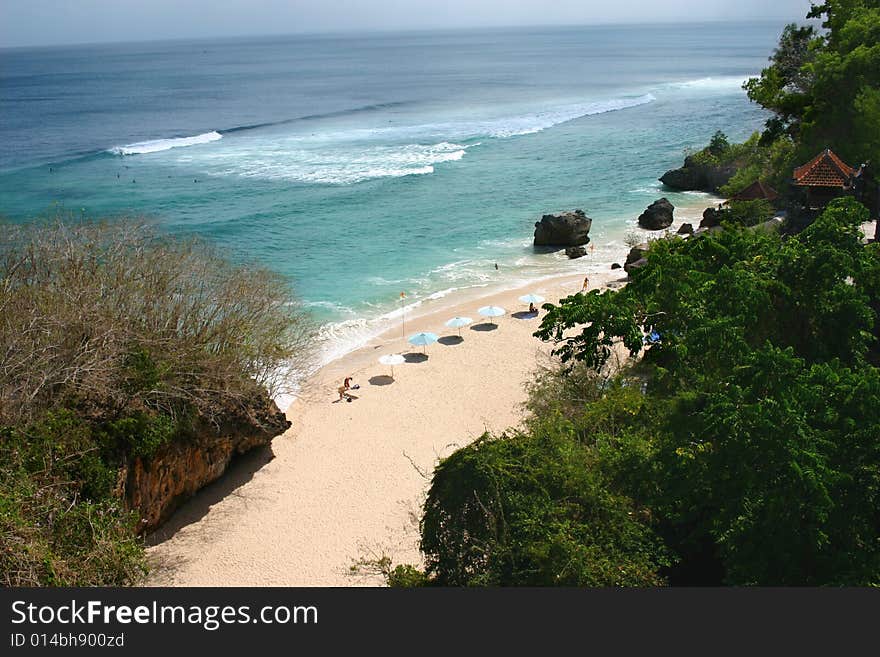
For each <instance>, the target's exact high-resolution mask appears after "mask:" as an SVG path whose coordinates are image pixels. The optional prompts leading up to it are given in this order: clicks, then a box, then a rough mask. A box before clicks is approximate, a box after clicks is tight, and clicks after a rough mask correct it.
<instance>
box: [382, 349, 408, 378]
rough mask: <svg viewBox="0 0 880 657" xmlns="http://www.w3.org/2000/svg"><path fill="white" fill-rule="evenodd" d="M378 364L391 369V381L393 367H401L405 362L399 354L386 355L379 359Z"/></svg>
mask: <svg viewBox="0 0 880 657" xmlns="http://www.w3.org/2000/svg"><path fill="white" fill-rule="evenodd" d="M379 362H380V363H382V364H383V365H389V366H390V367H391V378H392V379H393V378H394V366H395V365H403V364H404V363H405V362H406V358H404V357H403V356H401V355H400V354H386V355H384V356H382V357H381V358H380V359H379Z"/></svg>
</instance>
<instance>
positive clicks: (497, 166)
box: [0, 23, 783, 357]
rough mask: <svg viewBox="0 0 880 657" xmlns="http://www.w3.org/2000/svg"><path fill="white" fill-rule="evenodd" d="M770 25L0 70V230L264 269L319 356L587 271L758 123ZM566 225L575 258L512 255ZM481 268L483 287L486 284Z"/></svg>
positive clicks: (416, 35)
mask: <svg viewBox="0 0 880 657" xmlns="http://www.w3.org/2000/svg"><path fill="white" fill-rule="evenodd" d="M782 27H783V25H781V24H777V23H713V24H686V25H672V24H669V25H637V26H634V25H630V26H602V27H560V28H540V29H537V28H535V29H524V28H523V29H493V30H460V31H437V32H411V33H394V34H379V33H376V34H369V35H353V34H347V35H313V36H290V37H284V38H279V37H266V38H241V39H224V40H212V41H207V40H206V41H188V42H183V41H168V42H156V43H130V44H113V45H95V46H78V47H58V48H42V49H5V50H0V118H2V121H0V214H2V215H3V216H4V217H5V218H7V219H8V220H11V221H16V222H20V221H29V220H31V219H33V218H35V217H40V216H47V215H49V216H51V215H53V214H55V213H56V212H57V211H59V210H62V211H64V212H70V213H73V214H74V215H76V216H84V217H103V216H121V215H129V216H131V215H134V216H144V217H146V218H148V219H149V220H150V221H155V222H156V223H157V224H158V226H159V227H160V229H161V230H162V231H167V232H169V233H172V234H178V235H186V236H192V235H196V236H199V237H201V238H204V239H206V240H208V241H210V242H212V243H214V244H216V245H218V246H219V247H220V248H221V249H223V250H225V251H226V252H228V253H229V254H230V256H231V257H232V258H234V259H236V260H240V261H254V262H257V263H260V264H262V265H265V266H267V267H269V268H271V269H273V270H276V271H277V272H280V273H281V274H282V275H283V276H284V277H285V279H286V280H287V281H289V283H290V285H291V288H292V290H293V291H294V293H295V294H296V295H297V296H298V298H299V299H301V300H302V302H303V303H304V304H305V305H306V307H307V308H309V309H310V310H311V312H313V313H314V315H315V317H316V318H317V319H318V320H319V321H320V322H322V323H323V324H324V332H325V335H326V336H327V337H329V338H331V340H330V341H329V342H328V344H330V343H332V344H333V347H332V349H331V351H328V357H331V356H338V355H340V353H344V352H345V351H346V350H348V349H352V348H355V347H357V346H359V345H360V344H363V342H364V341H365V340H366V339H367V338H369V337H370V336H371V335H373V334H375V333H376V332H378V331H379V330H381V329H382V328H383V327H384V326H385V325H387V322H388V321H389V318H392V317H393V316H395V313H398V314H399V313H400V312H403V307H402V306H400V303H401V302H400V293H401V292H404V293H405V294H406V301H405V303H406V306H407V307H408V308H410V309H412V308H413V307H414V306H418V305H420V304H425V303H428V302H429V301H430V300H431V299H438V298H441V297H444V296H446V295H449V294H454V293H455V292H456V291H458V290H463V289H472V288H474V287H477V286H491V285H505V284H509V285H514V284H518V283H522V282H525V281H529V280H533V279H539V278H542V277H546V276H550V275H553V274H557V273H563V272H584V271H596V270H600V269H601V270H603V271H604V270H606V269H607V268H608V267H609V265H610V262H611V261H612V260H614V259H617V258H619V256H620V253H621V251H622V249H624V248H625V247H623V242H624V239H625V236H626V234H627V233H628V232H630V231H632V230H634V226H635V219H636V217H637V216H638V215H639V213H640V212H641V211H642V210H644V208H645V207H646V206H647V205H648V204H649V203H650V202H652V201H654V200H655V199H657V198H659V197H660V196H666V197H667V198H669V200H670V201H672V203H673V204H674V205H676V206H687V205H689V204H690V205H694V204H695V203H698V202H700V201H703V202H705V201H706V199H705V197H702V196H701V195H699V194H680V193H674V192H671V191H669V190H664V189H662V187H661V185H660V183H659V182H658V181H657V178H658V176H660V175H661V174H662V173H663V172H664V171H665V170H666V169H669V168H673V167H677V166H680V164H681V161H682V159H683V156H684V153H685V150H686V149H688V148H696V147H700V146H702V145H704V144H705V143H707V141H708V139H709V138H710V137H711V135H712V134H713V133H714V132H715V131H716V130H718V129H723V130H724V131H725V132H726V133H727V134H728V136H729V137H730V138H731V139H732V140H741V139H743V138H745V137H746V136H748V135H749V134H750V133H751V132H752V131H754V130H756V129H759V128H760V126H761V124H762V123H763V121H764V119H765V118H766V117H765V114H764V112H763V111H762V110H761V109H760V108H759V107H756V106H755V105H753V104H751V103H749V101H748V99H747V98H746V95H745V93H744V92H743V91H742V88H741V85H742V83H743V81H744V80H745V79H747V78H748V77H749V76H751V75H755V74H757V73H759V72H760V70H761V68H763V67H764V66H765V65H766V62H767V57H768V55H769V54H770V52H771V51H772V49H773V47H774V45H775V43H776V41H777V38H778V36H779V33H780V32H781V30H782ZM574 208H581V209H583V210H584V211H586V213H587V214H588V215H589V216H590V217H592V219H593V228H592V231H591V237H592V239H593V243H594V245H595V251H594V253H593V254H592V255H591V256H589V257H588V258H583V259H580V260H574V261H568V260H567V259H566V258H564V256H563V255H562V254H537V253H534V252H533V250H532V248H531V238H532V233H533V230H534V222H535V221H536V220H538V219H539V218H540V216H541V215H542V214H544V213H547V212H555V211H559V210H567V209H574ZM496 264H497V265H498V268H497V269H496V267H495V265H496Z"/></svg>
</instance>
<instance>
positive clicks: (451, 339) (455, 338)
mask: <svg viewBox="0 0 880 657" xmlns="http://www.w3.org/2000/svg"><path fill="white" fill-rule="evenodd" d="M437 342H439V343H440V344H445V345H446V346H447V347H451V346H452V345H456V344H461V343H462V342H464V338H463V337H461V336H460V335H444V336H443V337H442V338H440V339H439V340H437Z"/></svg>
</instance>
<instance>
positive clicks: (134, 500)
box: [120, 395, 290, 532]
mask: <svg viewBox="0 0 880 657" xmlns="http://www.w3.org/2000/svg"><path fill="white" fill-rule="evenodd" d="M288 427H290V422H289V421H288V420H287V418H286V417H285V415H284V413H282V412H281V411H279V410H278V407H277V406H276V405H275V402H273V401H271V400H270V399H269V398H268V396H267V395H262V398H260V399H256V400H253V402H252V403H251V404H249V405H248V407H247V410H242V409H236V410H234V411H232V412H230V414H229V415H228V416H227V417H224V418H222V419H221V421H220V425H219V427H217V426H214V425H213V424H211V423H208V422H200V423H199V425H198V426H197V427H196V430H195V432H194V436H193V437H192V438H191V439H189V440H185V441H180V440H176V441H174V442H171V443H169V444H167V445H165V446H163V447H160V448H159V449H158V450H157V451H156V452H155V453H154V454H152V455H151V456H149V457H141V456H137V457H135V458H134V459H133V460H132V461H130V462H129V463H128V465H127V466H125V467H124V468H123V471H122V472H121V473H120V481H121V482H122V486H123V492H124V497H125V501H126V505H127V506H128V508H130V509H133V510H136V511H138V513H139V514H140V517H141V525H140V527H139V531H141V532H148V531H151V530H153V529H155V528H156V527H158V526H159V525H161V524H162V523H163V522H164V521H165V520H167V519H168V517H169V516H170V515H171V514H172V513H173V512H174V511H175V510H176V509H177V508H178V507H179V506H180V505H181V504H183V502H185V501H186V500H187V499H189V498H190V497H192V496H193V495H194V494H195V493H196V492H198V491H199V489H201V488H203V487H204V486H206V485H207V484H209V483H211V482H212V481H214V480H216V479H219V478H220V477H221V476H222V475H223V473H224V472H226V468H227V467H228V466H229V463H230V461H232V459H233V458H234V457H235V456H237V455H239V454H243V453H245V452H247V451H250V450H252V449H254V448H257V447H264V446H266V445H269V444H270V443H271V442H272V439H273V438H274V437H275V436H277V435H280V434H282V433H284V431H286V430H287V429H288Z"/></svg>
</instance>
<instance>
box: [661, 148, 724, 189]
mask: <svg viewBox="0 0 880 657" xmlns="http://www.w3.org/2000/svg"><path fill="white" fill-rule="evenodd" d="M735 173H736V167H735V166H733V165H726V166H717V165H713V164H700V163H699V162H697V161H696V160H695V159H694V157H693V156H692V155H689V156H688V157H686V158H685V159H684V166H683V167H681V168H679V169H670V170H669V171H667V172H666V173H664V174H663V175H662V176H660V182H662V183H663V184H664V185H666V186H667V187H671V188H672V189H677V190H679V191H697V192H710V193H713V194H715V193H718V188H719V187H722V186H723V185H726V184H727V183H728V182H730V179H731V178H733V174H735Z"/></svg>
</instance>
